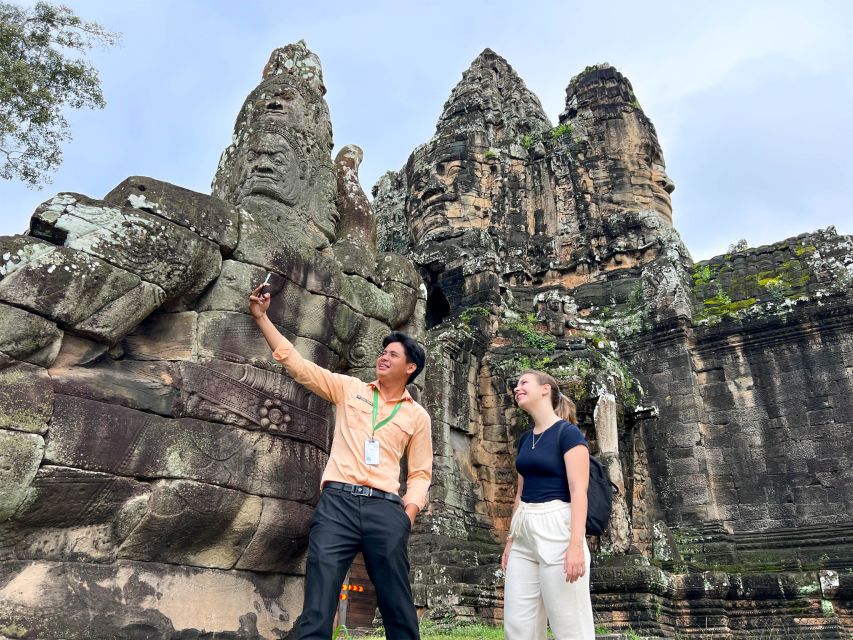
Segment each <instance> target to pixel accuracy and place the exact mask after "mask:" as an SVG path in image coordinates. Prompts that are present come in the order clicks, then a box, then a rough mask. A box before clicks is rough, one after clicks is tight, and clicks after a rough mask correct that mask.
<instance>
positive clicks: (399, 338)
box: [382, 331, 426, 384]
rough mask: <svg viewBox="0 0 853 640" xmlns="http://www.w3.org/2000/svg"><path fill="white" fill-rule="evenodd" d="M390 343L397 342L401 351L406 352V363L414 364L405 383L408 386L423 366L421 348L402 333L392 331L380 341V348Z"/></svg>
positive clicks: (422, 351) (423, 354) (423, 357)
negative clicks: (400, 346)
mask: <svg viewBox="0 0 853 640" xmlns="http://www.w3.org/2000/svg"><path fill="white" fill-rule="evenodd" d="M392 342H399V343H400V344H401V345H403V349H404V350H405V352H406V362H414V363H415V370H414V372H413V373H412V375H410V376H409V379H408V380H407V381H406V384H410V383H411V382H412V380H414V379H415V378H417V377H418V374H419V373H420V372H421V371H423V369H424V364H425V363H426V354H425V353H424V350H423V349H422V348H421V345H419V344H418V343H417V342H415V341H414V340H412V339H411V338H410V337H409V336H407V335H406V334H405V333H403V332H402V331H392V332H391V333H389V334H388V335H387V336H386V337H385V339H384V340H383V341H382V348H383V349H384V348H385V347H387V346H388V345H389V344H391V343H392Z"/></svg>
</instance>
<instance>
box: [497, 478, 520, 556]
mask: <svg viewBox="0 0 853 640" xmlns="http://www.w3.org/2000/svg"><path fill="white" fill-rule="evenodd" d="M523 488H524V477H522V475H521V474H518V489H516V491H515V500H514V501H513V503H512V515H515V512H516V511H517V510H518V503H519V502H521V490H522V489H523ZM510 521H512V520H511V519H510ZM510 549H512V538H511V537H510V536H507V538H506V544H505V545H504V552H503V556H502V557H501V568H502V569H503V570H504V571H506V563H507V560H509V551H510Z"/></svg>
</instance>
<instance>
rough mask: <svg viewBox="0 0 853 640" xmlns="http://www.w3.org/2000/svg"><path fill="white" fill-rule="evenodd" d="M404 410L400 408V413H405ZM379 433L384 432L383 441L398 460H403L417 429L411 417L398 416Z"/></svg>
mask: <svg viewBox="0 0 853 640" xmlns="http://www.w3.org/2000/svg"><path fill="white" fill-rule="evenodd" d="M403 410H404V409H403V407H400V413H403ZM379 431H384V433H383V434H382V441H383V442H384V443H385V444H386V445H387V446H388V447H389V448H390V449H391V450H392V451H393V452H394V454H395V455H396V456H397V457H398V458H401V457H402V456H403V453H404V452H405V450H406V447H407V446H408V445H409V440H411V439H412V434H413V433H414V431H415V427H414V426H413V425H412V420H411V418H410V417H409V416H400V415H397V416H394V419H393V420H391V422H389V423H388V424H386V425H385V426H384V427H382V428H381V429H380V430H379ZM378 433H379V432H377V434H378Z"/></svg>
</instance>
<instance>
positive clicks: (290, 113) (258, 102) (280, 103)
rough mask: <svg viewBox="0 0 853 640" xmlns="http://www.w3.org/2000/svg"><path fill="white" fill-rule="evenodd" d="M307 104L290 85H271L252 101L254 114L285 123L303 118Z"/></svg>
mask: <svg viewBox="0 0 853 640" xmlns="http://www.w3.org/2000/svg"><path fill="white" fill-rule="evenodd" d="M307 108H308V104H307V102H306V100H305V98H304V97H303V96H302V94H301V93H300V92H299V90H298V89H296V87H294V86H292V85H290V84H281V83H277V84H272V85H269V86H268V87H265V88H264V89H263V91H261V93H260V95H258V96H257V97H255V100H254V109H253V110H254V113H255V114H257V115H260V114H264V115H266V116H267V117H269V116H274V117H279V118H281V119H282V120H284V121H285V122H290V123H294V122H299V121H301V120H303V119H304V118H305V113H306V111H307Z"/></svg>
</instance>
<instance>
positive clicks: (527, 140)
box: [521, 134, 536, 151]
mask: <svg viewBox="0 0 853 640" xmlns="http://www.w3.org/2000/svg"><path fill="white" fill-rule="evenodd" d="M535 142H536V138H534V137H533V136H531V135H530V134H524V135H523V136H521V146H522V147H524V148H525V149H526V150H528V151H529V150H530V148H531V147H532V146H533V144H534V143H535Z"/></svg>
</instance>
